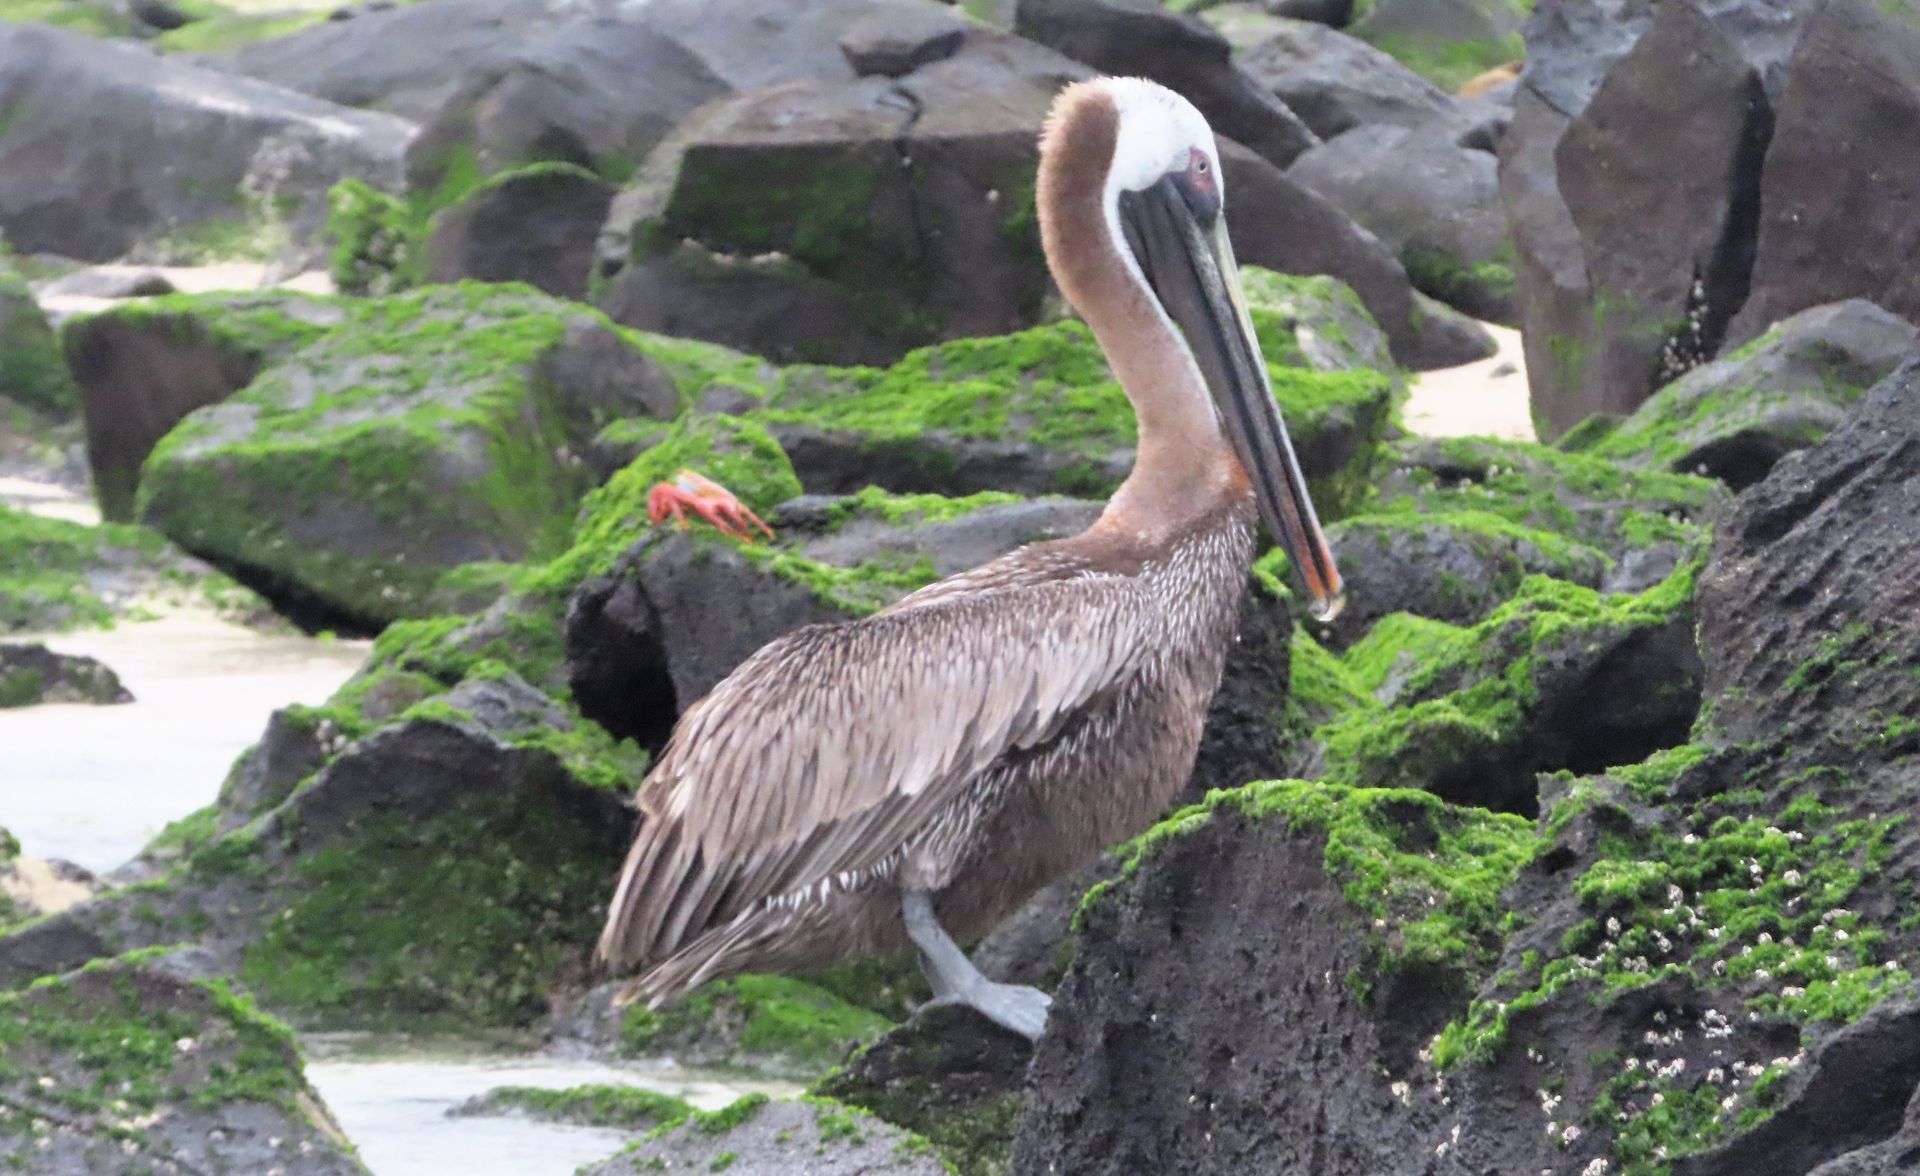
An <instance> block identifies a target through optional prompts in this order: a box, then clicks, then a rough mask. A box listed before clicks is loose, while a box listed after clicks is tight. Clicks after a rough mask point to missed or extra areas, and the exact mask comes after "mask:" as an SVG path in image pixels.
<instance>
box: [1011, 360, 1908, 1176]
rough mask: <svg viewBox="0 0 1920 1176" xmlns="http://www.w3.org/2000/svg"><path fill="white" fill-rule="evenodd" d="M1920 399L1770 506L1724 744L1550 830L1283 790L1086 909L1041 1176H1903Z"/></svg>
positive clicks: (1707, 639)
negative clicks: (1567, 1174)
mask: <svg viewBox="0 0 1920 1176" xmlns="http://www.w3.org/2000/svg"><path fill="white" fill-rule="evenodd" d="M1917 393H1920V356H1916V357H1914V358H1913V359H1911V360H1910V361H1909V362H1908V363H1907V364H1906V365H1904V366H1903V367H1902V368H1901V369H1900V370H1899V371H1898V372H1896V373H1895V374H1894V375H1893V376H1892V377H1890V378H1889V379H1887V380H1886V381H1884V382H1882V383H1881V384H1880V385H1878V386H1877V387H1876V388H1875V389H1874V390H1873V391H1871V392H1869V393H1868V394H1867V396H1866V397H1865V398H1864V399H1862V400H1861V402H1860V403H1859V404H1858V406H1857V407H1856V408H1855V410H1854V412H1853V414H1852V415H1851V417H1850V418H1849V420H1848V422H1847V423H1846V425H1844V426H1843V427H1842V428H1841V429H1840V430H1838V431H1837V432H1835V433H1834V434H1833V435H1832V436H1831V437H1829V438H1828V439H1827V440H1826V441H1825V442H1823V443H1821V444H1819V445H1817V446H1814V447H1812V448H1809V449H1805V450H1802V451H1800V452H1797V453H1793V454H1789V455H1788V456H1787V457H1785V458H1784V459H1782V460H1781V461H1780V462H1779V464H1778V465H1776V466H1775V467H1774V469H1773V471H1772V472H1771V473H1770V474H1769V475H1768V476H1767V477H1766V478H1765V479H1764V480H1763V481H1761V482H1759V483H1758V484H1756V485H1755V486H1754V487H1752V488H1751V489H1750V490H1748V491H1747V493H1746V494H1744V495H1743V496H1742V497H1741V498H1740V499H1739V501H1738V502H1737V503H1736V504H1735V506H1734V508H1733V510H1732V513H1731V514H1730V515H1729V516H1728V517H1727V518H1725V519H1724V520H1723V521H1722V522H1721V524H1720V526H1719V528H1718V536H1717V539H1716V541H1715V545H1714V549H1713V552H1712V555H1711V557H1710V559H1709V560H1708V562H1707V564H1706V566H1705V569H1704V570H1703V571H1702V572H1701V574H1700V576H1699V581H1698V598H1697V605H1696V606H1695V607H1696V609H1697V615H1698V618H1699V647H1698V648H1699V656H1700V659H1701V663H1702V667H1703V693H1704V705H1703V707H1702V711H1701V715H1700V718H1699V720H1698V722H1697V723H1696V724H1694V725H1693V726H1692V729H1691V732H1689V731H1688V730H1687V729H1686V728H1684V727H1683V728H1682V729H1681V730H1679V731H1678V732H1676V733H1674V734H1673V735H1672V736H1671V737H1670V738H1671V739H1672V740H1673V741H1674V742H1673V743H1672V744H1670V745H1662V749H1661V750H1658V751H1655V752H1653V754H1651V755H1649V756H1648V757H1647V758H1646V759H1644V760H1643V761H1641V762H1637V763H1622V764H1619V765H1617V766H1615V767H1613V768H1611V769H1608V770H1607V771H1605V772H1603V773H1600V774H1595V775H1588V776H1585V777H1576V776H1573V775H1572V774H1565V775H1561V776H1559V777H1558V778H1550V779H1547V780H1544V781H1542V783H1543V786H1544V787H1543V794H1542V797H1541V807H1542V816H1541V819H1540V821H1539V822H1538V824H1537V825H1534V826H1531V827H1530V826H1529V825H1528V824H1526V823H1524V822H1517V821H1513V820H1512V819H1510V818H1509V819H1502V818H1488V817H1486V816H1485V815H1483V814H1475V813H1473V812H1471V811H1469V810H1460V809H1451V808H1447V807H1445V806H1443V805H1439V804H1437V803H1436V802H1434V801H1433V800H1432V799H1431V798H1430V797H1426V796H1424V795H1423V794H1421V793H1418V792H1406V793H1394V792H1368V791H1364V790H1358V791H1351V792H1349V791H1346V790H1345V789H1342V788H1340V787H1338V786H1337V785H1334V784H1327V783H1294V782H1282V783H1278V784H1265V785H1254V786H1250V787H1249V788H1248V789H1246V790H1244V791H1243V792H1241V793H1238V794H1228V795H1226V796H1223V797H1221V798H1219V799H1217V800H1216V801H1214V802H1213V804H1212V805H1211V806H1210V807H1209V808H1208V809H1205V810H1195V811H1191V812H1189V813H1186V814H1182V815H1179V816H1177V817H1176V818H1174V819H1173V820H1170V821H1169V822H1167V823H1165V824H1163V825H1162V826H1161V827H1160V828H1159V829H1157V830H1155V831H1154V832H1153V833H1150V834H1149V835H1148V836H1147V837H1145V838H1143V839H1142V840H1141V842H1140V843H1138V850H1137V852H1136V856H1135V859H1134V863H1133V865H1132V866H1131V868H1130V869H1129V870H1128V871H1127V872H1126V874H1124V875H1123V877H1122V879H1121V880H1120V881H1119V882H1118V883H1116V884H1115V885H1114V886H1112V887H1110V888H1108V889H1107V890H1106V891H1105V892H1104V893H1103V894H1101V895H1100V896H1099V897H1097V898H1094V899H1091V900H1090V903H1089V908H1088V913H1087V914H1086V915H1085V917H1084V923H1083V929H1082V933H1081V937H1080V944H1079V949H1078V954H1077V956H1076V960H1075V964H1074V967H1073V969H1072V970H1071V971H1070V972H1069V975H1068V978H1067V980H1066V981H1065V983H1064V984H1063V986H1062V988H1061V989H1060V991H1059V992H1058V993H1057V995H1056V1003H1055V1006H1054V1009H1053V1015H1052V1019H1051V1021H1050V1023H1049V1034H1048V1036H1047V1038H1046V1039H1045V1040H1044V1041H1043V1042H1042V1045H1041V1049H1040V1052H1039V1054H1038V1056H1037V1057H1036V1059H1035V1063H1034V1071H1033V1085H1032V1087H1031V1088H1030V1089H1031V1090H1032V1092H1033V1094H1032V1098H1031V1101H1030V1103H1029V1108H1028V1112H1027V1115H1026V1118H1025V1120H1024V1121H1023V1123H1022V1128H1021V1134H1020V1137H1019V1140H1018V1142H1017V1144H1016V1148H1015V1161H1014V1162H1015V1165H1016V1167H1018V1168H1021V1169H1023V1170H1040V1169H1042V1168H1044V1167H1045V1166H1046V1165H1047V1164H1057V1165H1058V1167H1059V1168H1060V1169H1061V1170H1080V1169H1082V1168H1090V1169H1092V1170H1105V1169H1104V1167H1103V1165H1106V1164H1109V1163H1117V1164H1118V1166H1121V1167H1128V1166H1133V1167H1139V1166H1144V1165H1153V1166H1159V1167H1165V1168H1168V1169H1170V1170H1191V1171H1205V1170H1217V1169H1220V1168H1224V1167H1226V1166H1228V1165H1230V1164H1244V1163H1246V1162H1247V1157H1253V1156H1258V1157H1260V1160H1259V1161H1258V1162H1259V1163H1262V1164H1264V1163H1265V1162H1267V1158H1268V1157H1277V1158H1276V1159H1274V1161H1273V1162H1274V1163H1275V1165H1276V1168H1275V1170H1292V1169H1293V1168H1296V1167H1298V1168H1301V1169H1302V1170H1305V1169H1309V1168H1316V1167H1317V1168H1324V1169H1325V1170H1337V1171H1347V1170H1352V1171H1369V1172H1384V1173H1401V1172H1407V1173H1412V1172H1429V1173H1446V1174H1449V1176H1451V1174H1462V1176H1464V1174H1466V1173H1484V1172H1488V1171H1497V1172H1533V1171H1540V1170H1542V1169H1546V1170H1550V1171H1573V1172H1616V1173H1618V1172H1630V1173H1641V1172H1648V1173H1651V1172H1656V1171H1661V1170H1667V1169H1669V1168H1670V1169H1671V1170H1672V1171H1673V1172H1676V1173H1687V1174H1688V1176H1701V1174H1703V1173H1713V1174H1714V1176H1732V1174H1734V1173H1743V1172H1758V1171H1765V1172H1768V1173H1779V1174H1781V1176H1801V1174H1803V1173H1807V1172H1809V1171H1814V1170H1818V1171H1822V1172H1826V1173H1828V1174H1829V1176H1831V1174H1832V1173H1836V1172H1849V1171H1859V1172H1876V1171H1886V1170H1895V1169H1892V1168H1889V1167H1888V1165H1891V1164H1898V1163H1899V1162H1900V1161H1901V1159H1902V1157H1904V1156H1905V1155H1906V1153H1907V1150H1908V1148H1909V1147H1910V1145H1911V1138H1912V1137H1911V1134H1910V1133H1907V1131H1906V1129H1905V1128H1904V1127H1903V1123H1902V1119H1903V1108H1904V1107H1905V1106H1906V1105H1907V1104H1908V1103H1909V1102H1910V1100H1911V1096H1912V1094H1913V1090H1914V1086H1915V1083H1916V1082H1917V1081H1920V1068H1916V1067H1915V1066H1914V1064H1913V1046H1912V1042H1913V1041H1914V1034H1915V1032H1916V1029H1915V1025H1916V1016H1915V1013H1914V1008H1913V1005H1912V1003H1911V991H1912V975H1911V973H1910V971H1909V970H1908V966H1909V963H1910V961H1911V959H1912V954H1911V953H1912V952H1913V950H1914V948H1915V936H1916V934H1920V932H1916V930H1915V929H1914V927H1913V926H1912V924H1911V922H1910V921H1909V920H1907V919H1906V918H1905V917H1904V914H1905V903H1904V901H1903V900H1902V899H1901V898H1900V897H1899V896H1901V895H1904V894H1905V893H1907V892H1908V890H1909V889H1910V888H1911V887H1912V886H1913V885H1914V882H1915V877H1916V873H1917V872H1920V861H1916V850H1915V846H1914V843H1913V841H1912V839H1911V838H1910V837H1908V836H1906V835H1905V833H1904V831H1903V817H1902V816H1901V814H1902V813H1904V812H1905V811H1906V809H1907V807H1908V806H1909V805H1910V803H1911V794H1912V785H1913V781H1912V763H1913V756H1914V755H1915V754H1916V753H1917V752H1920V727H1916V726H1915V724H1914V723H1913V721H1912V719H1911V718H1910V717H1909V716H1910V715H1911V714H1912V713H1913V712H1914V709H1915V707H1916V705H1920V679H1916V678H1915V676H1914V675H1913V673H1912V667H1913V665H1914V664H1915V663H1916V661H1917V660H1920V628H1916V627H1915V626H1913V625H1911V624H1908V623H1906V620H1905V619H1906V618H1908V617H1911V616H1912V615H1913V614H1914V610H1915V608H1916V606H1920V587H1916V584H1920V576H1916V574H1915V572H1916V570H1920V539H1917V538H1916V533H1915V531H1914V528H1913V527H1912V525H1911V519H1912V517H1913V515H1914V513H1915V511H1916V510H1920V499H1916V494H1920V477H1916V474H1920V417H1916V416H1915V415H1914V413H1913V412H1912V405H1913V397H1914V396H1915V395H1916V394H1917ZM1683 588H1684V585H1681V584H1680V583H1679V582H1677V581H1676V582H1674V583H1673V585H1672V586H1671V587H1670V588H1668V589H1666V590H1665V591H1666V592H1667V594H1668V595H1670V596H1672V597H1674V598H1675V599H1676V600H1677V599H1679V598H1680V597H1681V596H1682V595H1683V592H1682V589H1683ZM1476 644H1478V642H1476ZM1398 646H1399V648H1400V650H1401V656H1407V655H1408V654H1409V653H1411V654H1413V655H1414V656H1416V657H1417V656H1419V655H1418V652H1417V651H1418V649H1419V647H1420V646H1419V643H1418V641H1416V640H1414V639H1413V635H1412V634H1411V633H1409V634H1407V635H1403V637H1402V639H1401V640H1400V641H1399V642H1398ZM1392 648H1393V643H1387V644H1385V645H1383V648H1382V649H1381V651H1380V652H1382V653H1386V652H1389V651H1390V650H1391V649H1392ZM1539 656H1540V654H1539V653H1536V655H1535V657H1536V660H1537V659H1538V657H1539ZM1297 664H1298V663H1296V665H1297ZM1350 668H1356V669H1357V668H1359V667H1350ZM1376 672H1377V671H1376ZM1656 685H1657V679H1656V680H1655V681H1654V682H1646V683H1642V684H1641V685H1639V686H1638V687H1624V686H1623V684H1616V685H1615V686H1614V687H1613V688H1604V687H1600V686H1597V685H1596V686H1592V687H1589V688H1587V689H1585V690H1583V691H1581V692H1580V693H1579V695H1578V706H1579V707H1581V708H1585V709H1588V710H1591V708H1592V707H1593V706H1594V705H1595V704H1596V703H1597V702H1602V701H1605V700H1608V699H1612V698H1616V697H1619V696H1621V695H1623V694H1633V693H1639V694H1641V695H1642V696H1643V697H1649V696H1652V695H1654V694H1656V693H1657V689H1655V687H1656ZM1299 686H1300V683H1299V681H1298V679H1296V683H1295V688H1296V690H1298V689H1299ZM1465 698H1466V696H1465V695H1463V696H1461V699H1462V701H1464V700H1465ZM1416 709H1417V708H1416ZM1394 710H1395V706H1394V705H1393V704H1389V706H1388V709H1387V710H1385V711H1383V712H1381V715H1382V719H1383V721H1384V720H1385V719H1386V718H1390V717H1391V716H1392V714H1393V713H1394ZM1382 730H1384V728H1383V729H1382ZM1689 738H1690V739H1691V740H1692V742H1688V743H1679V742H1678V741H1679V740H1682V739H1689ZM1341 762H1342V761H1341V759H1340V758H1339V757H1338V756H1332V755H1330V756H1329V757H1328V764H1329V765H1330V766H1338V765H1339V764H1340V763H1341ZM1403 762H1406V763H1408V764H1410V765H1419V764H1422V763H1424V762H1427V761H1426V760H1424V759H1423V758H1422V757H1421V756H1418V755H1415V756H1411V757H1404V758H1403ZM1574 770H1575V771H1581V770H1588V771H1591V770H1592V769H1591V768H1587V769H1581V768H1578V767H1576V768H1575V769H1574ZM1419 771H1420V769H1419V768H1417V767H1416V768H1415V773H1416V775H1418V773H1419ZM1490 821H1491V822H1492V823H1489V822H1490ZM1275 895H1283V896H1286V899H1285V905H1277V904H1276V902H1275V900H1274V896H1275ZM1508 911H1514V912H1517V913H1518V914H1519V915H1520V916H1521V917H1520V918H1518V919H1513V920H1504V919H1503V916H1504V915H1505V913H1506V912H1508ZM1176 945H1177V946H1176ZM1849 1026H1851V1027H1849ZM1303 1036H1304V1037H1305V1038H1306V1040H1305V1042H1304V1043H1303ZM1303 1045H1304V1047H1303ZM1148 1074H1151V1075H1152V1076H1153V1080H1152V1081H1148V1080H1145V1078H1144V1077H1143V1076H1144V1075H1148ZM1826 1163H1831V1165H1832V1166H1831V1167H1828V1168H1820V1165H1822V1164H1826Z"/></svg>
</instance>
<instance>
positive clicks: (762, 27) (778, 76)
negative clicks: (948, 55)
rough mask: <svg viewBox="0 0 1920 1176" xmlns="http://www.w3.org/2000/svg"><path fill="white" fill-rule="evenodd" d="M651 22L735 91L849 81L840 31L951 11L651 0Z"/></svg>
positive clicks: (910, 0)
mask: <svg viewBox="0 0 1920 1176" xmlns="http://www.w3.org/2000/svg"><path fill="white" fill-rule="evenodd" d="M641 11H642V13H643V17H642V19H644V20H645V21H646V22H647V23H648V24H649V25H652V26H653V27H654V28H657V29H660V30H661V31H662V32H665V33H667V34H668V35H669V36H671V37H673V38H674V39H675V40H676V41H678V42H680V43H681V44H682V45H685V46H686V47H687V48H688V49H690V50H692V51H693V52H694V54H695V55H696V56H698V57H699V58H700V59H701V60H702V61H703V62H705V63H706V66H707V68H708V69H709V70H711V71H712V72H713V73H714V74H715V75H716V76H717V77H719V78H720V79H721V80H722V81H724V82H726V83H727V84H728V85H730V86H732V87H733V88H734V89H736V90H757V89H760V88H762V87H766V86H778V85H784V84H785V83H787V82H795V81H801V80H806V79H819V80H830V81H844V80H845V79H847V78H849V77H852V76H853V73H854V69H853V67H852V65H851V64H850V63H849V62H848V61H847V58H846V56H845V54H844V52H843V51H842V50H841V47H840V38H841V37H842V36H844V35H845V34H846V33H847V32H848V31H849V30H851V29H852V28H853V27H854V25H855V23H856V22H858V21H862V20H869V19H878V20H888V19H895V18H897V19H899V20H901V21H903V22H908V21H925V20H933V19H937V18H938V17H939V16H941V15H951V12H952V10H951V9H949V8H947V7H946V6H945V5H942V4H939V3H936V2H935V0H813V3H809V4H785V3H781V2H780V0H740V2H738V3H731V4H720V5H715V4H709V3H707V2H706V0H647V4H646V6H645V7H644V8H643V9H642V10H641Z"/></svg>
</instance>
